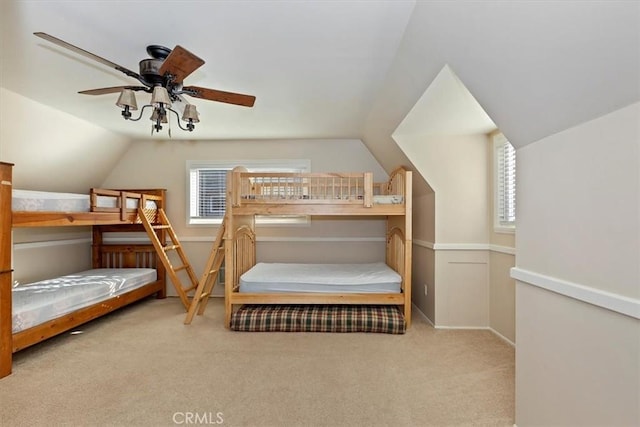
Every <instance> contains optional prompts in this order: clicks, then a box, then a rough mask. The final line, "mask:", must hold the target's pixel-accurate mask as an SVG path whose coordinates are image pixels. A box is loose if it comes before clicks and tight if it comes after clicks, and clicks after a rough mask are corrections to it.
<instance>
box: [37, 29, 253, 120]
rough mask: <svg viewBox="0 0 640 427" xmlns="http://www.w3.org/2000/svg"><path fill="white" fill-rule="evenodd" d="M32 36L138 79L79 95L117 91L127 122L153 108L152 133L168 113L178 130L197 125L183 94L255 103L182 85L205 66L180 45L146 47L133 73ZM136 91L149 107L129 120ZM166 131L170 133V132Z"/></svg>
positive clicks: (66, 45) (52, 39)
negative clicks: (147, 97)
mask: <svg viewBox="0 0 640 427" xmlns="http://www.w3.org/2000/svg"><path fill="white" fill-rule="evenodd" d="M33 34H34V35H35V36H37V37H40V38H42V39H44V40H47V41H49V42H51V43H54V44H56V45H58V46H61V47H64V48H65V49H69V50H71V51H73V52H75V53H78V54H80V55H83V56H85V57H87V58H89V59H92V60H94V61H97V62H99V63H101V64H103V65H106V66H108V67H111V68H114V69H116V70H118V71H120V72H122V73H124V74H126V75H127V76H129V77H133V78H134V79H136V80H138V81H139V82H140V83H141V85H137V86H133V85H127V86H114V87H105V88H99V89H90V90H83V91H80V92H78V93H81V94H84V95H104V94H108V93H117V92H120V97H119V98H118V102H116V105H118V106H119V107H121V108H123V110H122V116H123V117H124V118H125V119H126V120H132V121H137V120H140V118H141V117H142V113H143V111H144V109H145V108H152V109H153V110H152V111H153V112H152V115H151V119H152V120H153V121H154V122H155V123H154V126H153V128H152V132H153V130H154V129H155V131H156V132H159V131H160V130H161V129H162V125H161V124H162V123H167V122H168V117H167V114H168V112H169V111H170V112H173V113H174V114H175V115H176V117H178V126H179V127H180V129H182V130H185V131H187V130H188V131H192V130H193V129H194V127H195V125H194V123H197V122H199V118H198V113H197V111H196V108H195V105H192V104H189V103H188V102H187V100H186V99H185V98H184V97H183V95H188V96H191V97H194V98H200V99H205V100H209V101H216V102H224V103H227V104H235V105H240V106H244V107H253V104H254V103H255V100H256V97H255V96H251V95H244V94H240V93H233V92H225V91H221V90H216V89H208V88H204V87H199V86H185V85H184V79H185V78H186V77H187V76H189V75H190V74H191V73H193V72H194V71H195V70H197V69H198V68H200V67H201V66H202V65H203V64H204V60H202V59H201V58H199V57H197V56H196V55H194V54H193V53H191V52H189V51H188V50H186V49H185V48H183V47H182V46H176V47H175V48H174V49H173V50H172V49H169V48H167V47H164V46H159V45H150V46H147V53H148V54H149V56H151V58H146V59H143V60H141V61H140V63H139V68H140V72H139V73H136V72H135V71H131V70H129V69H128V68H125V67H123V66H121V65H118V64H116V63H114V62H111V61H109V60H107V59H104V58H102V57H100V56H98V55H95V54H93V53H91V52H88V51H86V50H84V49H81V48H79V47H77V46H74V45H72V44H70V43H67V42H65V41H64V40H61V39H59V38H57V37H54V36H51V35H49V34H47V33H43V32H36V33H33ZM136 91H144V92H148V93H151V94H152V98H151V103H150V104H147V105H144V106H143V107H142V109H141V111H140V116H138V117H137V118H132V117H131V111H130V110H137V109H138V106H137V103H136V99H135V94H134V92H136ZM176 101H180V102H184V103H185V109H184V113H183V116H182V120H184V121H185V122H186V127H182V125H181V124H180V116H179V114H178V112H176V111H175V110H173V109H172V108H171V103H172V102H176ZM169 132H171V130H170V129H169Z"/></svg>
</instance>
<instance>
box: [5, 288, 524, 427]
mask: <svg viewBox="0 0 640 427" xmlns="http://www.w3.org/2000/svg"><path fill="white" fill-rule="evenodd" d="M223 311H224V310H223V306H222V300H220V299H214V300H212V301H211V302H210V304H209V306H208V307H207V311H206V313H205V315H204V317H197V318H196V319H195V320H194V322H193V324H191V325H190V326H185V325H183V324H182V321H183V319H184V314H185V313H184V311H183V309H182V306H181V304H180V301H179V300H178V299H176V298H168V299H166V300H155V299H149V300H145V301H143V302H141V303H138V304H135V305H134V306H131V307H128V308H126V309H123V310H120V311H118V312H116V313H113V314H111V315H109V316H106V317H104V318H101V319H98V320H96V321H94V322H92V323H90V324H87V325H85V326H83V327H82V328H80V329H79V331H82V333H79V334H64V335H62V336H60V337H57V338H54V339H51V340H49V341H47V342H44V343H42V344H40V345H37V346H35V347H32V348H30V349H27V350H24V351H22V352H20V353H18V354H16V355H15V359H14V373H13V374H12V375H11V376H9V377H6V378H4V379H2V380H0V425H2V426H37V425H47V426H56V425H68V426H106V425H113V426H167V425H205V424H206V425H215V424H222V425H228V426H453V425H456V426H460V425H469V426H475V425H478V426H512V425H513V422H514V349H513V348H512V347H511V346H509V345H508V344H506V343H504V342H503V341H502V340H500V339H499V338H497V337H496V336H494V335H493V334H492V333H491V332H489V331H462V330H435V329H433V328H432V327H431V326H430V325H428V324H427V323H426V322H424V321H423V320H422V319H421V318H420V317H419V316H415V317H414V323H413V325H412V327H411V328H410V329H409V331H408V332H407V333H406V334H405V335H386V334H324V333H277V332H275V333H259V332H258V333H249V332H233V331H229V330H227V329H225V328H224V327H223V325H222V317H223Z"/></svg>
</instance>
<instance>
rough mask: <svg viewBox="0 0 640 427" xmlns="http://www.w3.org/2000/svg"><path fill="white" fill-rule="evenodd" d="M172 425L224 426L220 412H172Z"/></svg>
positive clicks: (222, 415)
mask: <svg viewBox="0 0 640 427" xmlns="http://www.w3.org/2000/svg"><path fill="white" fill-rule="evenodd" d="M172 419H173V423H174V424H196V425H202V424H224V414H223V413H222V412H191V411H186V412H174V413H173V418H172Z"/></svg>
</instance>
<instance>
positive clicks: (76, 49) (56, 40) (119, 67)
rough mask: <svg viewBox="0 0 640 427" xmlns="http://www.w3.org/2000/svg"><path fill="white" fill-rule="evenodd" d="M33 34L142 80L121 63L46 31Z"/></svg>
mask: <svg viewBox="0 0 640 427" xmlns="http://www.w3.org/2000/svg"><path fill="white" fill-rule="evenodd" d="M33 35H35V36H38V37H40V38H41V39H44V40H47V41H50V42H51V43H53V44H57V45H58V46H61V47H64V48H65V49H69V50H71V51H73V52H76V53H78V54H80V55H83V56H85V57H87V58H89V59H93V60H94V61H98V62H100V63H101V64H104V65H106V66H107V67H111V68H115V69H116V70H118V71H120V72H123V73H124V74H126V75H127V76H130V77H133V78H134V79H138V80H140V81H142V80H141V79H142V77H141V76H140V75H139V74H138V73H136V72H134V71H131V70H129V69H128V68H125V67H123V66H122V65H118V64H116V63H115V62H111V61H109V60H108V59H104V58H102V57H100V56H98V55H94V54H93V53H91V52H88V51H86V50H84V49H81V48H79V47H77V46H74V45H72V44H70V43H67V42H66V41H64V40H60V39H59V38H57V37H54V36H51V35H49V34H47V33H42V32H37V33H33Z"/></svg>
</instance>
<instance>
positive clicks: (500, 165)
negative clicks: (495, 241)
mask: <svg viewBox="0 0 640 427" xmlns="http://www.w3.org/2000/svg"><path fill="white" fill-rule="evenodd" d="M493 143H494V150H495V157H494V170H495V183H494V187H495V204H494V211H495V215H494V217H495V221H494V228H495V229H496V230H498V231H500V230H502V231H512V230H514V229H515V225H516V150H515V148H513V145H511V143H510V142H509V141H508V140H507V138H505V136H504V135H503V134H501V133H499V134H497V135H495V136H494V138H493Z"/></svg>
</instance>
